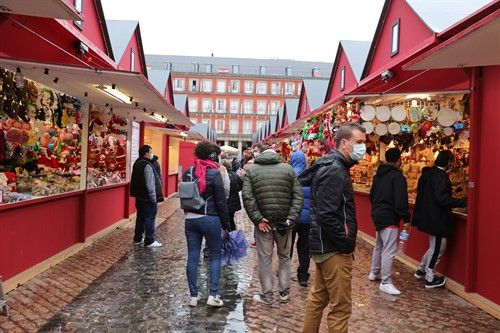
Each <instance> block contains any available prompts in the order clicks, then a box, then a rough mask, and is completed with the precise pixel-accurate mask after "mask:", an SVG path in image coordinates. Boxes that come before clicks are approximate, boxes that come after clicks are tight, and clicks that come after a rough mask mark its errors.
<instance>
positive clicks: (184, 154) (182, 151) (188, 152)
mask: <svg viewBox="0 0 500 333" xmlns="http://www.w3.org/2000/svg"><path fill="white" fill-rule="evenodd" d="M195 147H196V145H195V144H194V143H192V142H184V141H181V142H179V164H180V165H182V170H183V171H182V172H183V173H184V171H186V169H187V168H189V167H191V166H193V164H194V148H195Z"/></svg>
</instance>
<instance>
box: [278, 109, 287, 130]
mask: <svg viewBox="0 0 500 333" xmlns="http://www.w3.org/2000/svg"><path fill="white" fill-rule="evenodd" d="M284 115H285V108H284V107H282V108H278V119H277V121H278V122H279V125H278V127H281V125H283V116H284Z"/></svg>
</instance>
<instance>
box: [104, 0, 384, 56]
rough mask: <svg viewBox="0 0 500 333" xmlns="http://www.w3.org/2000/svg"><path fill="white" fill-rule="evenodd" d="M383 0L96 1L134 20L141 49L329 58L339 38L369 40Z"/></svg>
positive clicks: (110, 15) (108, 12) (109, 14)
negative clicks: (138, 24)
mask: <svg viewBox="0 0 500 333" xmlns="http://www.w3.org/2000/svg"><path fill="white" fill-rule="evenodd" d="M383 3H384V1H383V0H244V1H243V0H140V1H137V0H102V4H103V7H104V14H105V16H106V19H119V20H138V21H139V23H140V27H141V35H142V43H143V46H144V49H145V53H146V54H170V55H193V56H210V55H211V53H213V54H214V56H216V57H239V58H264V59H269V58H280V59H294V60H306V61H325V62H333V61H334V58H335V53H336V51H337V46H338V42H339V40H341V39H350V40H368V41H371V40H372V37H373V34H374V32H375V28H376V26H377V22H378V19H379V16H380V12H381V11H382V6H383Z"/></svg>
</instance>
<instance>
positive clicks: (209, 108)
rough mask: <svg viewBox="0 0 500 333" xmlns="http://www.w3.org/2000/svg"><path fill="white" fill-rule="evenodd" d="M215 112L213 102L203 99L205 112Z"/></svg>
mask: <svg viewBox="0 0 500 333" xmlns="http://www.w3.org/2000/svg"><path fill="white" fill-rule="evenodd" d="M212 110H213V105H212V100H211V99H208V98H204V99H203V112H206V113H208V112H212Z"/></svg>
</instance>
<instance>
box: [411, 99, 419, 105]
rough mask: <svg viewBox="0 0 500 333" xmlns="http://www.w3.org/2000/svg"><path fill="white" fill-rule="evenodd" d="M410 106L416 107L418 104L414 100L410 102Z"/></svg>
mask: <svg viewBox="0 0 500 333" xmlns="http://www.w3.org/2000/svg"><path fill="white" fill-rule="evenodd" d="M411 106H412V107H417V106H418V102H417V101H416V100H414V99H412V100H411Z"/></svg>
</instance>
